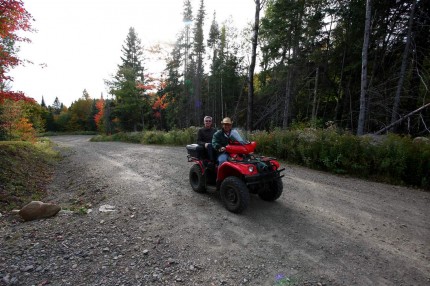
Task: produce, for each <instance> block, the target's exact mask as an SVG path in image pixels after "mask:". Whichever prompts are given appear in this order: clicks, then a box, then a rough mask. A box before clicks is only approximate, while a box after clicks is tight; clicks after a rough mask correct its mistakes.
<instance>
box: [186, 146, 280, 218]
mask: <svg viewBox="0 0 430 286" xmlns="http://www.w3.org/2000/svg"><path fill="white" fill-rule="evenodd" d="M239 142H242V143H239ZM239 142H238V141H236V142H234V143H233V142H230V144H229V145H227V146H226V152H227V153H228V154H229V158H228V160H227V161H226V162H224V163H223V164H222V165H221V166H217V165H216V162H211V161H210V160H209V159H207V156H206V154H205V153H206V150H205V149H204V147H203V146H199V145H197V144H190V145H187V147H186V148H187V151H188V156H187V157H188V162H194V163H195V164H194V165H193V166H192V167H191V169H190V184H191V187H192V188H193V190H194V191H196V192H198V193H204V192H206V190H207V189H208V187H212V189H213V188H214V187H215V189H216V191H219V192H220V196H221V200H222V201H223V203H224V205H225V207H226V208H227V210H229V211H231V212H233V213H241V212H242V211H244V210H245V209H246V208H247V207H248V203H249V197H250V193H252V194H258V195H259V196H260V198H261V199H263V200H265V201H274V200H276V199H278V198H279V197H280V196H281V194H282V189H283V185H282V179H281V178H282V177H283V176H284V175H281V172H282V171H284V170H285V168H283V169H280V168H279V167H280V165H279V162H278V161H277V160H276V159H274V158H270V157H264V156H257V155H254V154H253V152H254V150H255V147H256V146H257V144H256V142H244V141H239Z"/></svg>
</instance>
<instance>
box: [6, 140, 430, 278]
mask: <svg viewBox="0 0 430 286" xmlns="http://www.w3.org/2000/svg"><path fill="white" fill-rule="evenodd" d="M89 138H90V137H88V136H60V137H52V140H53V141H55V142H56V143H58V145H59V146H60V147H61V148H62V153H63V154H64V155H65V159H64V160H63V161H62V162H61V163H60V164H59V166H58V168H57V171H56V175H55V178H54V182H53V183H52V185H51V186H50V196H49V198H48V199H47V200H48V201H50V202H57V203H59V204H60V205H62V206H63V207H67V206H68V205H70V204H71V203H72V202H76V201H77V200H78V201H79V200H80V201H81V202H84V203H86V202H91V205H90V206H89V208H91V209H92V212H90V213H88V214H68V213H67V212H65V213H62V214H59V215H57V216H55V217H53V218H51V219H45V220H39V221H32V222H22V221H19V220H18V219H10V217H8V216H5V215H3V217H2V218H0V222H1V223H0V233H1V235H0V244H1V249H0V285H2V283H3V284H5V285H45V284H52V285H430V220H429V217H430V208H429V203H430V193H429V192H424V191H422V190H417V189H410V188H405V187H398V186H391V185H386V184H380V183H374V182H368V181H364V180H359V179H354V178H348V177H341V176H335V175H331V174H327V173H323V172H317V171H313V170H309V169H305V168H302V167H297V166H290V165H287V164H285V163H282V166H283V167H286V171H285V172H284V174H285V177H284V178H283V184H284V193H283V194H282V196H281V198H280V199H278V200H277V201H275V202H272V203H270V202H265V201H262V200H261V199H259V197H258V196H252V197H251V201H250V205H249V208H248V209H247V210H246V211H245V212H244V213H242V214H240V215H236V214H232V213H230V212H228V211H227V210H226V209H225V208H224V207H223V205H222V203H221V201H220V199H219V197H218V196H217V194H215V193H207V194H198V193H195V192H193V191H192V189H191V187H190V185H189V181H188V173H189V169H190V168H191V166H192V163H189V162H187V158H186V155H187V154H186V150H185V147H166V146H145V145H137V144H126V143H116V142H115V143H114V142H103V143H93V142H89V141H88V140H89ZM106 204H109V205H111V206H113V207H114V211H112V212H101V211H99V207H100V206H102V205H106Z"/></svg>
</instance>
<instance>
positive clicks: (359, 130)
mask: <svg viewBox="0 0 430 286" xmlns="http://www.w3.org/2000/svg"><path fill="white" fill-rule="evenodd" d="M370 9H371V0H367V1H366V20H365V25H364V41H363V49H362V52H361V54H362V62H361V92H360V113H359V116H358V125H357V135H363V133H364V123H365V118H366V95H367V50H368V48H369V36H370V21H371V19H370V16H371V13H370Z"/></svg>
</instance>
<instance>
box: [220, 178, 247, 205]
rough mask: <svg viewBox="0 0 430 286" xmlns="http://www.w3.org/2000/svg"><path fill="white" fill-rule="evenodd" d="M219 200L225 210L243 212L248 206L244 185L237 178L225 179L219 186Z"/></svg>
mask: <svg viewBox="0 0 430 286" xmlns="http://www.w3.org/2000/svg"><path fill="white" fill-rule="evenodd" d="M220 195H221V200H222V202H223V203H224V206H225V207H226V209H227V210H229V211H231V212H233V213H241V212H243V211H244V210H245V209H246V208H247V207H248V204H249V191H248V188H247V187H246V185H245V183H244V182H243V181H242V180H241V179H239V178H237V177H234V176H232V177H227V178H226V179H225V180H224V181H223V182H222V184H221V188H220Z"/></svg>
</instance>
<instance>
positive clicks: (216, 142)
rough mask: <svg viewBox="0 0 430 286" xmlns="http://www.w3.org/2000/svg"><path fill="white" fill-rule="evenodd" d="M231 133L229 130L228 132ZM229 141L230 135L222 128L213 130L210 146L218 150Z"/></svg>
mask: <svg viewBox="0 0 430 286" xmlns="http://www.w3.org/2000/svg"><path fill="white" fill-rule="evenodd" d="M230 134H231V132H230ZM229 142H230V136H229V135H227V134H225V133H224V130H222V129H220V130H218V131H217V132H215V134H214V136H213V137H212V147H213V148H214V149H215V150H216V151H218V150H219V148H221V147H225V146H227V145H228V143H229Z"/></svg>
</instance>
